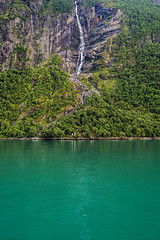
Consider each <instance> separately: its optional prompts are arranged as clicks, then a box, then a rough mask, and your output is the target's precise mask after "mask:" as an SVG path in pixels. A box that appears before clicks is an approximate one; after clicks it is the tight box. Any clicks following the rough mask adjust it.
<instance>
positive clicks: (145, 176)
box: [0, 141, 160, 240]
mask: <svg viewBox="0 0 160 240" xmlns="http://www.w3.org/2000/svg"><path fill="white" fill-rule="evenodd" d="M35 239H38V240H107V239H108V240H159V239H160V141H77V142H74V141H0V240H35Z"/></svg>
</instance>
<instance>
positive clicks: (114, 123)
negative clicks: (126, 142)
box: [0, 0, 160, 138]
mask: <svg viewBox="0 0 160 240" xmlns="http://www.w3.org/2000/svg"><path fill="white" fill-rule="evenodd" d="M25 2H26V1H25ZM98 2H99V1H98ZM98 2H97V1H96V3H98ZM101 2H102V1H101ZM103 2H105V4H106V6H108V7H110V6H114V7H116V8H117V7H118V8H120V9H121V10H122V11H123V17H122V28H121V33H120V34H119V35H118V36H117V37H116V38H114V40H113V41H110V42H107V43H106V49H105V50H104V51H105V54H102V56H104V57H102V58H101V59H100V60H99V62H98V64H97V66H96V68H95V69H94V72H93V74H92V75H91V77H90V78H89V79H87V78H85V77H81V79H80V80H81V81H82V82H83V83H84V84H85V85H87V87H88V88H89V89H90V88H91V85H90V83H91V84H92V85H94V86H95V87H96V88H98V90H99V91H100V93H101V97H99V96H97V95H96V94H94V95H93V96H92V97H91V98H88V99H86V101H85V103H84V105H82V106H81V107H77V105H78V98H77V96H78V93H77V91H76V90H75V88H74V87H73V85H72V84H71V83H70V81H69V79H68V77H69V76H68V74H67V73H66V72H65V71H63V70H62V68H63V64H64V63H63V61H62V59H61V58H60V57H59V56H57V55H55V56H54V57H52V58H51V59H50V61H49V62H48V63H47V64H44V65H41V66H40V67H39V68H37V69H31V68H30V69H23V70H9V71H5V72H3V73H0V109H1V111H0V119H1V121H0V136H1V137H33V136H42V137H44V138H50V137H52V138H61V137H73V136H74V137H75V138H77V137H86V138H91V137H97V138H99V137H102V138H105V137H116V136H117V137H156V136H160V82H159V79H160V44H159V42H160V29H159V23H160V11H159V10H160V5H158V4H153V3H151V1H149V0H140V1H138V0H115V1H103ZM17 3H18V4H20V1H18V0H17V1H13V3H12V4H13V5H14V6H15V4H17ZM93 3H95V2H93V1H90V0H85V1H83V4H84V5H86V6H88V7H90V6H91V5H92V4H93ZM22 5H23V4H22ZM73 6H74V2H73V1H71V0H69V1H66V0H62V1H58V0H57V1H56V0H50V1H48V2H46V1H45V2H44V5H43V6H41V11H42V12H43V11H44V9H46V8H47V9H52V11H53V15H57V14H59V13H63V12H70V11H71V10H72V9H73ZM8 9H11V8H8ZM8 9H6V13H5V14H4V16H3V17H4V18H5V19H7V18H8V17H9V15H8ZM4 18H3V19H4ZM108 46H110V49H112V51H111V52H109V51H108ZM15 51H16V52H17V53H22V52H25V49H24V48H23V46H21V45H20V46H17V48H16V50H15ZM106 53H107V54H106ZM106 62H108V65H107V63H106ZM74 108H75V111H73V113H72V114H68V113H69V111H72V110H73V109H74ZM69 109H70V110H69Z"/></svg>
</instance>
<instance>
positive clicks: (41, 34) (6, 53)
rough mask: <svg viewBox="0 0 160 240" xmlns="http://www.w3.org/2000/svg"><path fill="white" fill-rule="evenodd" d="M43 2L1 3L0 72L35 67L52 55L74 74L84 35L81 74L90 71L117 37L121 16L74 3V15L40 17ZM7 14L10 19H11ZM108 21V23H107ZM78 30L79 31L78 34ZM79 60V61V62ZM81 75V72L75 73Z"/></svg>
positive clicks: (109, 10) (110, 10) (106, 10)
mask: <svg viewBox="0 0 160 240" xmlns="http://www.w3.org/2000/svg"><path fill="white" fill-rule="evenodd" d="M41 5H42V1H38V2H32V1H31V2H30V4H29V5H27V4H26V3H25V2H22V1H21V4H20V3H19V4H18V5H16V4H14V3H12V4H11V2H10V1H8V0H3V1H1V5H0V9H1V13H0V14H1V15H0V16H1V18H2V21H1V26H0V29H1V30H0V31H1V33H2V34H0V43H1V44H0V64H1V69H2V70H5V69H9V68H15V67H16V68H19V69H23V68H24V67H25V66H37V65H39V64H40V63H41V62H42V61H45V60H47V59H48V58H49V57H51V56H53V55H54V54H59V55H60V56H61V57H62V58H63V59H64V61H65V63H66V70H67V71H68V72H69V73H74V72H75V71H76V67H77V59H78V55H79V44H80V39H81V41H82V36H81V38H80V35H81V33H82V32H84V39H83V40H84V41H85V43H86V48H85V52H84V49H83V48H84V46H83V45H84V44H81V47H82V52H83V54H82V52H81V58H83V59H82V61H81V64H79V68H82V65H83V64H82V62H83V61H85V63H87V64H85V67H84V69H83V68H82V71H83V70H85V71H87V69H89V71H90V69H92V68H93V66H92V65H94V64H95V61H96V58H97V55H98V54H99V52H100V51H101V50H102V48H103V46H104V44H105V42H106V40H107V38H109V37H114V36H116V35H117V34H118V33H119V30H120V21H121V13H120V12H119V11H117V10H116V9H112V8H106V7H105V6H104V4H98V5H95V6H93V7H92V8H91V9H90V8H87V7H85V6H83V4H81V2H79V1H78V2H76V9H75V11H77V14H78V16H79V18H78V22H77V15H76V14H75V11H74V10H73V11H72V13H71V14H68V13H64V14H60V15H58V16H54V15H53V14H52V12H50V11H49V10H47V12H44V14H42V15H41V14H40V10H41ZM10 12H13V13H12V17H10ZM108 19H110V20H108ZM78 25H79V26H81V31H79V27H78ZM79 60H80V58H79ZM77 71H78V72H79V73H80V69H77Z"/></svg>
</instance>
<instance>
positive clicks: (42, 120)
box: [0, 55, 78, 137]
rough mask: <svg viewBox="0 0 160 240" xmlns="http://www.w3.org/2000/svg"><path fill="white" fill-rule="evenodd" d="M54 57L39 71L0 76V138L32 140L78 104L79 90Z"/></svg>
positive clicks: (58, 58) (23, 71) (28, 70)
mask: <svg viewBox="0 0 160 240" xmlns="http://www.w3.org/2000/svg"><path fill="white" fill-rule="evenodd" d="M62 65H63V61H62V59H61V58H60V57H58V56H57V55H55V56H54V57H53V58H52V59H51V60H50V61H49V62H48V63H47V64H45V65H42V66H41V67H39V68H38V69H25V70H15V69H14V70H9V71H4V72H3V73H0V109H1V111H0V119H1V120H0V136H1V137H4V136H5V137H33V136H35V135H37V134H38V132H39V131H40V130H41V128H42V126H43V125H44V124H47V123H48V122H49V121H54V120H55V119H56V116H58V115H59V114H61V113H64V112H65V111H66V112H67V111H68V110H69V109H70V108H71V109H72V107H73V106H74V105H76V104H77V102H78V100H77V91H76V90H74V89H73V86H72V84H71V83H70V81H69V79H68V74H67V73H66V72H65V71H62V69H61V67H62Z"/></svg>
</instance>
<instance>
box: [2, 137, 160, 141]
mask: <svg viewBox="0 0 160 240" xmlns="http://www.w3.org/2000/svg"><path fill="white" fill-rule="evenodd" d="M0 140H38V141H39V140H40V141H41V140H63V141H66V140H74V141H77V140H134V141H135V140H160V137H107V138H96V137H91V138H75V137H64V138H38V137H33V138H0Z"/></svg>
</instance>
